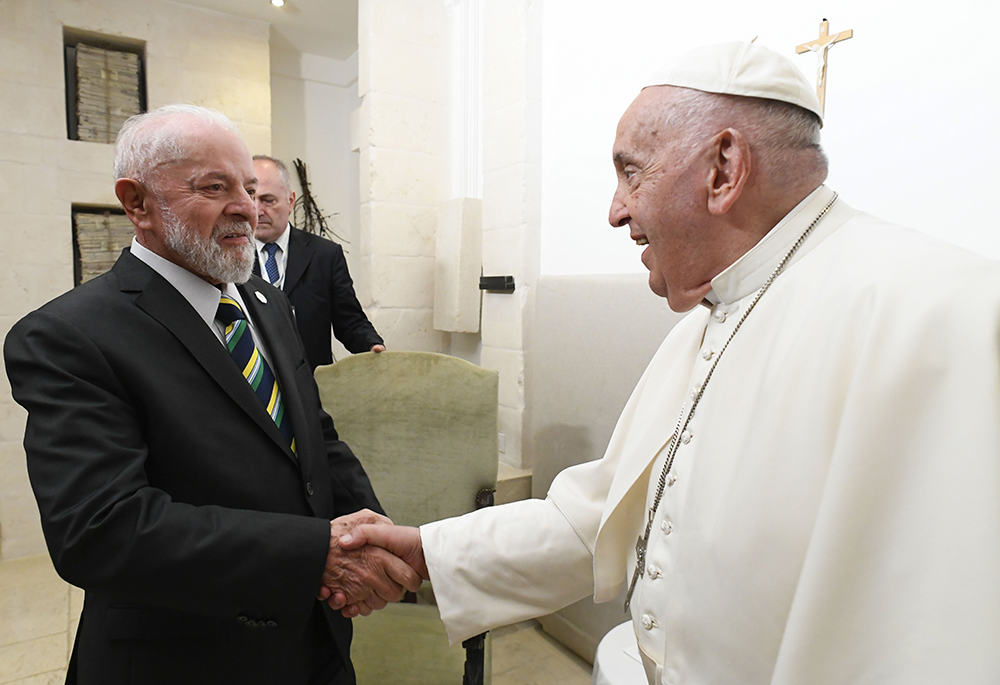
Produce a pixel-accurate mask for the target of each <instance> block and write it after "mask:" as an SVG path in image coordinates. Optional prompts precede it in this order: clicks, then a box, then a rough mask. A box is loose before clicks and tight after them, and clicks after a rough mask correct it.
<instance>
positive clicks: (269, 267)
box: [264, 243, 281, 285]
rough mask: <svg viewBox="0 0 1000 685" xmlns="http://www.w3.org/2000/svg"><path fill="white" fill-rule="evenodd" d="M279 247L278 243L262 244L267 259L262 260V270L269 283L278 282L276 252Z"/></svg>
mask: <svg viewBox="0 0 1000 685" xmlns="http://www.w3.org/2000/svg"><path fill="white" fill-rule="evenodd" d="M280 249H281V248H280V247H278V243H267V244H266V245H264V252H266V253H267V259H265V260H264V272H265V273H266V274H267V280H268V282H269V283H270V284H271V285H274V284H275V283H277V282H278V258H277V255H276V253H277V252H278V250H280Z"/></svg>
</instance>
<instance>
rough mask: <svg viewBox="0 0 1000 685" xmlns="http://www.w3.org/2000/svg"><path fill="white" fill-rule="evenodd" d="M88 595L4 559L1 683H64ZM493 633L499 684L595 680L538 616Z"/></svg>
mask: <svg viewBox="0 0 1000 685" xmlns="http://www.w3.org/2000/svg"><path fill="white" fill-rule="evenodd" d="M82 600H83V593H82V592H81V591H80V590H77V589H76V588H71V587H70V586H69V585H67V584H66V583H65V582H63V581H62V580H61V579H60V578H59V577H58V576H57V575H56V574H55V571H54V570H53V569H52V565H51V562H50V561H49V559H48V557H46V556H40V557H32V558H28V559H18V560H13V561H5V562H3V563H0V684H3V685H58V684H59V683H62V682H63V679H64V678H65V671H64V670H63V669H64V668H65V665H66V660H67V657H68V655H69V648H70V645H71V644H72V641H73V634H74V632H75V629H76V622H77V621H76V617H77V616H79V613H80V608H81V606H82V604H83V601H82ZM492 636H493V637H492V650H493V654H492V660H493V685H590V681H591V667H590V664H588V663H587V662H586V661H584V660H583V659H581V658H579V657H578V656H576V655H575V654H574V653H572V652H570V651H569V650H568V649H566V647H564V646H563V645H562V644H560V643H558V642H556V641H555V640H554V639H553V638H552V637H550V636H549V635H548V634H547V633H545V632H544V631H543V630H542V629H541V627H540V626H539V625H538V623H537V622H536V621H525V622H523V623H519V624H516V625H513V626H507V627H505V628H500V629H498V630H495V631H493V632H492Z"/></svg>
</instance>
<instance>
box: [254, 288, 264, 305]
mask: <svg viewBox="0 0 1000 685" xmlns="http://www.w3.org/2000/svg"><path fill="white" fill-rule="evenodd" d="M253 294H254V295H256V296H257V299H258V300H260V303H261V304H267V298H266V297H264V293H262V292H260V291H259V290H254V291H253Z"/></svg>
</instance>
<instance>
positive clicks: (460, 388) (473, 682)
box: [316, 352, 498, 685]
mask: <svg viewBox="0 0 1000 685" xmlns="http://www.w3.org/2000/svg"><path fill="white" fill-rule="evenodd" d="M316 382H317V384H318V385H319V391H320V398H321V400H322V402H323V407H324V409H326V411H327V412H328V413H329V414H330V415H331V416H333V420H334V423H335V424H336V426H337V431H338V433H339V434H340V437H341V439H342V440H343V441H344V442H346V443H347V444H348V445H350V447H351V449H352V450H353V451H354V453H355V454H356V455H357V457H358V459H360V460H361V463H362V464H363V465H364V467H365V470H366V471H367V472H368V476H369V477H370V478H371V481H372V485H373V486H374V488H375V493H376V494H377V495H378V497H379V500H380V501H381V502H382V506H383V507H385V509H386V513H387V514H388V515H389V517H390V518H391V519H392V520H393V521H394V522H395V523H397V524H400V525H408V526H419V525H421V524H423V523H427V522H429V521H436V520H438V519H441V518H447V517H449V516H458V515H461V514H465V513H468V512H470V511H473V510H474V509H477V508H479V507H481V506H488V505H491V504H492V503H493V491H494V490H495V488H496V479H497V457H498V452H497V372H496V371H491V370H487V369H483V368H480V367H478V366H476V365H474V364H470V363H469V362H466V361H464V360H462V359H458V358H456V357H449V356H446V355H442V354H432V353H429V352H381V353H378V354H376V353H365V354H360V355H355V356H352V357H347V358H345V359H343V360H341V361H339V362H337V363H336V364H334V365H333V366H326V367H319V368H318V369H317V370H316ZM462 646H463V648H464V649H462V648H459V647H458V646H455V647H449V646H448V640H447V637H446V636H445V631H444V625H443V624H442V623H441V619H440V616H439V615H438V611H437V607H436V606H434V603H433V588H431V587H429V584H428V583H425V584H424V588H422V589H421V590H420V591H419V592H417V593H416V596H408V597H407V600H404V602H402V603H400V604H393V605H390V606H388V607H386V608H385V609H383V610H382V611H377V612H375V613H373V614H372V615H371V616H367V617H362V618H358V619H355V621H354V645H353V647H352V649H351V657H352V660H353V661H354V665H355V669H356V670H357V673H358V683H359V685H383V684H385V683H392V684H393V685H443V684H444V683H449V682H454V683H458V674H460V673H463V672H464V674H465V676H464V678H463V680H462V682H463V683H464V684H465V685H480V684H482V683H484V682H486V683H488V682H489V679H490V672H489V671H490V659H489V639H488V635H486V634H484V635H480V636H477V637H474V638H472V639H470V640H466V641H465V642H464V643H463V645H462ZM463 662H464V664H463Z"/></svg>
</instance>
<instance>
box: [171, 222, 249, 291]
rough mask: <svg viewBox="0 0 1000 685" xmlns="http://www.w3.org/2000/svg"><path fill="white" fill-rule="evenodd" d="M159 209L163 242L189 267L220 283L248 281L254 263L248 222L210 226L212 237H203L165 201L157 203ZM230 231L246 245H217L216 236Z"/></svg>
mask: <svg viewBox="0 0 1000 685" xmlns="http://www.w3.org/2000/svg"><path fill="white" fill-rule="evenodd" d="M160 212H161V213H162V214H163V228H164V233H163V237H164V242H165V243H166V244H167V247H169V248H170V249H171V250H173V251H174V252H176V253H177V254H179V255H181V256H183V257H184V258H185V259H186V260H187V262H188V263H189V264H190V265H191V267H193V268H194V269H196V270H197V271H199V272H200V273H202V274H204V275H206V276H208V277H209V278H213V279H215V280H218V281H221V282H222V283H236V284H239V283H246V282H247V281H248V280H250V274H251V273H252V272H253V262H254V246H253V227H252V226H251V225H250V222H248V221H227V222H226V223H223V224H220V225H218V226H216V227H215V228H214V229H212V235H211V237H210V238H208V239H207V240H206V239H203V238H202V237H201V235H200V234H198V233H197V232H195V231H192V230H190V229H188V228H187V226H185V225H184V223H183V222H182V221H181V220H180V217H178V216H177V215H176V214H174V212H173V210H171V209H170V207H168V206H167V205H166V204H162V203H161V204H160ZM231 233H239V234H242V235H245V236H246V237H247V242H246V244H245V245H241V246H239V247H231V248H224V247H222V246H221V245H219V238H221V237H222V236H224V235H228V234H231Z"/></svg>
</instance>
